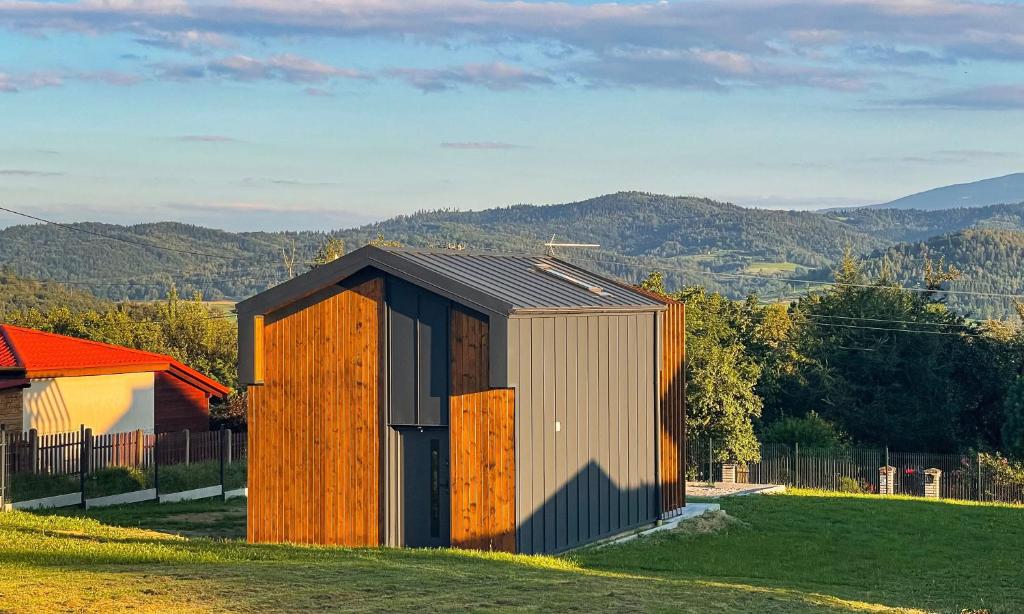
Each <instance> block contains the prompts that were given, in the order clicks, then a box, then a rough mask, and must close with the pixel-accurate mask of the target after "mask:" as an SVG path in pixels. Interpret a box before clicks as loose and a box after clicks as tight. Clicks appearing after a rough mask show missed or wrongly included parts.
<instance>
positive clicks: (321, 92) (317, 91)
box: [302, 87, 334, 98]
mask: <svg viewBox="0 0 1024 614" xmlns="http://www.w3.org/2000/svg"><path fill="white" fill-rule="evenodd" d="M302 91H303V92H305V94H306V95H307V96H313V97H316V98H333V97H334V94H332V93H330V92H328V91H327V90H325V89H323V88H319V87H307V88H305V89H304V90H302Z"/></svg>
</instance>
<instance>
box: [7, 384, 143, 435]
mask: <svg viewBox="0 0 1024 614" xmlns="http://www.w3.org/2000/svg"><path fill="white" fill-rule="evenodd" d="M153 380H154V376H153V373H152V372H147V373H123V374H118V375H90V376H84V377H59V378H54V379H38V380H32V385H31V386H29V387H28V388H26V389H25V391H24V414H23V416H24V422H23V424H24V429H25V430H28V429H30V428H34V429H36V430H37V431H39V433H40V434H43V433H66V432H70V431H77V430H78V428H79V426H80V425H82V424H84V425H85V426H87V427H88V428H91V429H92V432H93V434H94V435H101V434H104V433H122V432H125V431H134V430H137V429H142V430H144V431H147V432H150V433H152V432H153Z"/></svg>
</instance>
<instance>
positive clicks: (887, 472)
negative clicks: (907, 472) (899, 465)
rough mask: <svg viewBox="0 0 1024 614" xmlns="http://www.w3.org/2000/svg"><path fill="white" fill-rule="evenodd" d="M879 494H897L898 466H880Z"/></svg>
mask: <svg viewBox="0 0 1024 614" xmlns="http://www.w3.org/2000/svg"><path fill="white" fill-rule="evenodd" d="M878 494H880V495H893V494H896V467H893V466H892V465H886V466H885V467H879V468H878Z"/></svg>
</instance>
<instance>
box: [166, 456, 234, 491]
mask: <svg viewBox="0 0 1024 614" xmlns="http://www.w3.org/2000/svg"><path fill="white" fill-rule="evenodd" d="M218 484H220V461H206V462H202V463H191V464H188V465H185V464H180V465H160V492H161V493H172V492H182V491H186V490H193V489H195V488H205V487H207V486H216V485H218ZM245 484H246V463H245V462H234V463H229V464H228V465H225V467H224V490H233V489H235V488H242V487H244V486H245Z"/></svg>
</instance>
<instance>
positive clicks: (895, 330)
mask: <svg viewBox="0 0 1024 614" xmlns="http://www.w3.org/2000/svg"><path fill="white" fill-rule="evenodd" d="M813 324H814V325H815V326H829V327H832V328H856V329H860V330H874V331H884V332H887V333H919V334H922V335H951V336H955V337H984V335H976V334H972V333H967V332H946V331H941V330H911V329H909V328H885V327H881V326H859V325H856V324H828V323H825V322H814V323H813Z"/></svg>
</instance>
